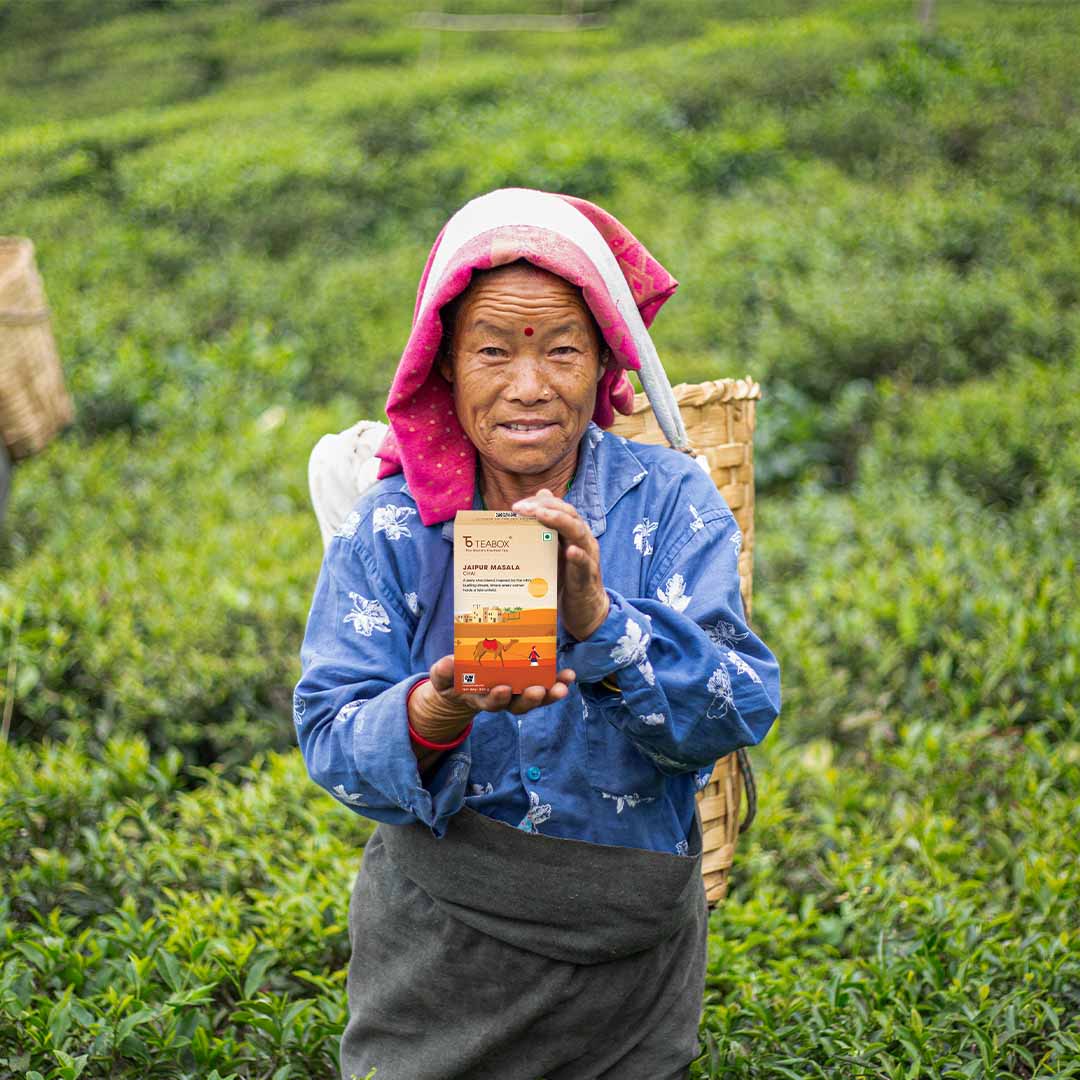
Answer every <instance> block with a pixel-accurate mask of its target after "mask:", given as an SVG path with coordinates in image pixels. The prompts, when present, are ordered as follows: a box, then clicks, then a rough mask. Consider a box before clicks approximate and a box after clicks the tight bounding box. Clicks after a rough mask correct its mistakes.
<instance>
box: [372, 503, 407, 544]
mask: <svg viewBox="0 0 1080 1080" xmlns="http://www.w3.org/2000/svg"><path fill="white" fill-rule="evenodd" d="M415 513H416V511H415V510H414V509H413V508H412V507H411V506H395V505H394V504H393V503H387V504H386V505H385V506H376V507H375V512H374V513H373V514H372V516H371V524H372V531H373V532H377V533H380V532H384V533H386V539H387V540H400V539H401V538H402V537H403V536H412V533H411V532H410V531H409V526H408V525H406V524H405V522H406V521H408V520H409V518H411V517H412V516H413V514H415Z"/></svg>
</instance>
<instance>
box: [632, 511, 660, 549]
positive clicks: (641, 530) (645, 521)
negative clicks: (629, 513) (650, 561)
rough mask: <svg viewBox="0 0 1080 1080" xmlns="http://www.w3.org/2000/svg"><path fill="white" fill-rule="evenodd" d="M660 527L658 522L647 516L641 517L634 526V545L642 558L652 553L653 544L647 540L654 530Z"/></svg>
mask: <svg viewBox="0 0 1080 1080" xmlns="http://www.w3.org/2000/svg"><path fill="white" fill-rule="evenodd" d="M658 528H660V522H658V521H652V520H651V519H649V518H642V519H641V520H640V521H639V522H638V523H637V524H636V525H635V526H634V547H636V548H637V549H638V551H640V552H641V555H642V558H644V557H645V556H646V555H651V554H652V553H653V546H652V543H651V542H650V540H649V537H650V536H652V534H653V533H654V532H656V530H657V529H658Z"/></svg>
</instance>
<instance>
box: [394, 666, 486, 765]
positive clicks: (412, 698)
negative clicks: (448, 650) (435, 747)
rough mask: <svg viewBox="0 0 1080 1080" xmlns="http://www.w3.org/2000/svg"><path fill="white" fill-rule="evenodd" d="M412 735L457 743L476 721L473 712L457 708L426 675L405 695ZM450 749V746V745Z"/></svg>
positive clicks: (438, 741) (420, 738)
mask: <svg viewBox="0 0 1080 1080" xmlns="http://www.w3.org/2000/svg"><path fill="white" fill-rule="evenodd" d="M405 712H406V716H407V719H408V724H409V734H410V735H412V736H414V737H415V738H417V739H418V740H422V745H426V744H427V743H436V744H440V745H441V744H444V743H446V744H450V743H453V744H454V745H457V742H459V741H461V740H463V739H464V738H465V735H467V734H468V732H467V731H466V730H465V729H466V728H468V727H469V726H470V725H471V723H472V711H471V710H468V709H462V708H460V707H457V708H456V707H454V705H453V704H452V703H451V702H448V701H447V700H446V699H445V698H444V697H443V696H442V695H441V694H440V693H439V692H438V691H437V690H436V689H435V687H434V686H432V685H431V681H430V679H427V678H424V679H422V680H420V682H418V683H415V684H414V685H413V687H412V688H411V689H410V690H409V693H408V695H407V696H406V698H405ZM447 748H448V749H449V746H448V747H447Z"/></svg>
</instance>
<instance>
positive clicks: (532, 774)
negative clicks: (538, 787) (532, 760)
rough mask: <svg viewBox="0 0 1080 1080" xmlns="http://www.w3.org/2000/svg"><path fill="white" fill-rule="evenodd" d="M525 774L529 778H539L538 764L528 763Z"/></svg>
mask: <svg viewBox="0 0 1080 1080" xmlns="http://www.w3.org/2000/svg"><path fill="white" fill-rule="evenodd" d="M525 775H526V776H527V777H528V778H529V779H530V780H539V779H540V767H539V766H538V765H530V766H529V767H528V768H527V769H526V770H525Z"/></svg>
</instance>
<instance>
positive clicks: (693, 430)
mask: <svg viewBox="0 0 1080 1080" xmlns="http://www.w3.org/2000/svg"><path fill="white" fill-rule="evenodd" d="M674 391H675V400H676V401H677V402H678V404H679V411H680V412H681V413H682V417H683V422H684V423H685V424H686V430H687V434H688V435H689V436H690V443H691V445H692V447H693V448H694V450H695V452H696V453H697V454H704V455H705V457H706V459H707V460H708V463H709V472H710V474H711V476H712V478H713V480H714V482H715V483H716V486H717V487H718V488H719V489H720V493H721V494H722V495H723V496H724V500H725V501H726V502H727V504H728V506H729V507H730V508H731V511H732V513H733V514H734V515H735V520H736V521H737V522H738V525H739V529H740V530H741V531H742V534H743V543H742V549H741V550H740V553H739V585H740V591H741V593H742V600H743V607H744V608H745V610H746V617H747V619H749V618H750V594H751V587H752V584H753V561H754V458H753V439H754V403H755V402H756V401H759V400H760V399H761V388H760V387H759V386H758V384H757V383H756V382H754V380H753V379H751V378H750V377H749V376H747V377H746V378H745V379H717V380H714V381H711V382H704V383H697V384H693V385H690V384H687V383H680V384H679V385H678V386H676V387H674ZM610 430H611V431H613V432H615V433H616V434H618V435H624V436H625V437H626V438H628V439H634V440H636V441H637V442H644V443H666V442H667V439H666V438H665V437H664V433H663V432H662V431H661V430H660V426H659V424H657V422H656V418H655V416H654V415H653V411H652V408H651V406H650V405H649V399H648V398H647V397H646V396H645V395H644V394H638V395H636V397H635V400H634V411H633V413H632V414H631V415H629V416H620V417H618V418H617V419H616V421H615V423H614V424H613V425H612V426H611V429H610ZM744 790H745V793H746V797H747V806H748V811H747V816H746V820H745V821H744V822H743V823H742V825H741V826H740V824H739V803H740V801H741V798H742V795H743V792H744ZM754 805H755V799H754V785H753V774H752V773H751V771H750V761H749V758H747V756H746V753H745V751H741V750H740V751H738V752H737V753H734V754H728V755H727V757H724V758H721V759H720V761H718V762H717V764H716V768H715V769H714V770H713V775H712V779H711V780H710V781H709V783H708V784H707V785H706V787H705V789H704V790H703V791H701V792H699V794H698V809H699V811H700V814H701V827H702V833H703V838H702V844H703V848H704V854H703V858H702V866H701V870H702V873H703V875H704V877H705V894H706V896H707V897H708V900H709V903H710V904H717V903H719V902H720V901H721V900H723V899H724V897H725V895H726V894H727V888H728V876H729V874H730V872H731V863H732V860H733V858H734V855H735V841H736V839H737V837H738V835H739V833H740V832H741V831H742V830H743V829H745V828H746V827H747V826H748V825H749V824H750V821H751V819H752V818H753V807H754Z"/></svg>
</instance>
